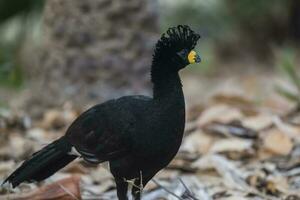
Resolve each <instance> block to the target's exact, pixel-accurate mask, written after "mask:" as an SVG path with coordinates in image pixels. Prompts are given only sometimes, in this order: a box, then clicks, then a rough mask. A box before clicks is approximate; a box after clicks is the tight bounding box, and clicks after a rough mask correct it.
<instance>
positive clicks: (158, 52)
mask: <svg viewBox="0 0 300 200" xmlns="http://www.w3.org/2000/svg"><path fill="white" fill-rule="evenodd" d="M199 38H200V35H199V34H197V33H195V32H194V31H193V30H191V29H190V27H189V26H186V25H179V26H177V27H172V28H169V29H168V30H167V32H166V33H164V34H162V36H161V38H160V40H159V41H158V42H157V44H156V47H155V51H154V58H153V61H154V62H160V63H162V64H164V65H165V66H166V67H168V68H169V69H168V70H176V71H179V70H180V69H182V68H184V67H186V66H187V65H189V64H193V63H199V62H201V58H200V56H199V55H198V54H197V53H196V52H195V51H194V48H195V46H196V44H197V41H198V40H199ZM170 68H171V69H170Z"/></svg>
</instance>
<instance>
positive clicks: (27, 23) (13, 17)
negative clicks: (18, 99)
mask: <svg viewBox="0 0 300 200" xmlns="http://www.w3.org/2000/svg"><path fill="white" fill-rule="evenodd" d="M43 2H44V1H43V0H22V1H19V0H12V1H1V2H0V86H1V85H2V86H12V87H18V86H21V84H22V80H23V73H22V67H21V63H20V56H19V51H20V48H22V45H23V42H24V39H25V38H26V37H27V35H28V32H29V29H30V28H32V27H33V26H32V24H33V23H36V22H37V20H36V18H39V16H40V14H41V10H42V6H43ZM34 20H35V21H34Z"/></svg>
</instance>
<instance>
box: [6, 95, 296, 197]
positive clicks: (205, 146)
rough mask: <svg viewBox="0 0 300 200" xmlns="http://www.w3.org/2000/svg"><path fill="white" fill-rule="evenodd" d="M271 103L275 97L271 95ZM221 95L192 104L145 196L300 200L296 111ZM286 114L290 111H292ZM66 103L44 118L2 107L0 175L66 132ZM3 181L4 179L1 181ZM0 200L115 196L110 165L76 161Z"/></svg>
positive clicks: (71, 112)
mask: <svg viewBox="0 0 300 200" xmlns="http://www.w3.org/2000/svg"><path fill="white" fill-rule="evenodd" d="M274 101H275V100H274ZM274 105H277V103H276V102H263V103H262V104H259V105H258V104H255V103H254V102H252V101H251V100H249V99H247V98H244V97H243V96H234V95H224V94H218V95H216V96H215V97H213V98H212V100H211V101H210V103H209V104H208V105H197V106H199V108H196V107H194V108H193V109H192V110H190V111H189V112H191V115H190V117H189V118H188V121H187V126H186V133H185V137H184V140H183V143H182V146H181V148H180V151H179V153H178V154H177V156H176V158H175V159H174V160H173V161H172V162H171V163H170V165H169V166H168V167H167V168H166V169H164V170H162V171H161V172H159V173H158V174H157V175H156V176H155V178H154V179H153V180H152V181H150V182H149V184H148V185H147V186H146V188H145V192H144V194H143V199H144V200H155V199H160V200H176V199H184V200H251V199H253V200H254V199H255V200H260V199H266V200H268V199H270V200H277V199H278V200H279V199H284V200H298V199H300V192H299V191H300V190H299V189H300V139H299V138H300V137H299V135H300V123H299V121H300V120H299V119H300V113H298V112H294V111H293V110H289V109H286V110H282V109H281V110H280V112H277V109H274ZM291 112H293V113H292V114H291ZM79 113H80V111H78V110H75V109H74V108H73V107H72V105H71V104H70V103H67V106H63V107H62V108H60V109H48V110H45V113H44V116H43V117H42V118H41V119H32V118H30V117H28V116H27V115H25V114H24V113H15V112H13V111H10V110H5V111H3V110H1V111H0V130H1V134H0V139H1V140H0V141H1V142H0V144H1V145H0V179H2V180H4V178H5V177H6V176H7V175H8V174H9V173H10V172H11V171H12V169H15V168H16V167H17V166H18V165H19V164H20V162H21V161H22V160H23V159H25V158H26V157H28V156H29V155H30V154H32V153H33V152H34V151H36V150H38V149H39V148H41V147H42V146H43V145H46V144H47V143H49V142H50V141H51V140H53V139H55V138H57V137H59V136H61V135H63V134H64V131H65V130H66V128H67V127H68V125H69V124H70V122H72V120H73V119H75V118H76V116H78V114H79ZM0 181H1V180H0ZM0 199H23V200H27V199H35V200H38V199H51V200H68V199H103V200H105V199H117V197H116V192H115V184H114V181H113V177H112V176H111V174H110V173H109V171H108V166H107V165H105V164H104V165H99V166H95V165H90V164H87V163H85V162H84V161H82V160H80V159H77V160H76V161H75V162H73V163H72V164H70V165H69V166H67V167H65V168H64V169H63V170H61V171H59V172H58V173H56V174H55V175H54V176H52V177H51V178H49V179H47V180H45V181H43V182H41V183H32V184H21V186H20V187H18V188H16V189H11V188H9V187H8V186H6V187H2V188H1V189H0Z"/></svg>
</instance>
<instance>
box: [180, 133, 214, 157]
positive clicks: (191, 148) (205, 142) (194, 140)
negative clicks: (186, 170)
mask: <svg viewBox="0 0 300 200" xmlns="http://www.w3.org/2000/svg"><path fill="white" fill-rule="evenodd" d="M211 144H212V138H211V137H209V136H208V135H206V134H204V133H203V132H202V131H200V130H197V131H195V132H193V133H191V134H189V135H188V136H186V137H185V139H184V141H183V143H182V145H181V148H180V150H181V151H186V152H189V153H200V154H205V153H207V152H208V150H209V148H210V146H211Z"/></svg>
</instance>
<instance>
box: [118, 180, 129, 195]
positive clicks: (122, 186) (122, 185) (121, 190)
mask: <svg viewBox="0 0 300 200" xmlns="http://www.w3.org/2000/svg"><path fill="white" fill-rule="evenodd" d="M116 185H117V195H118V199H119V200H128V197H127V190H128V183H127V182H126V181H124V180H122V179H116Z"/></svg>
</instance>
